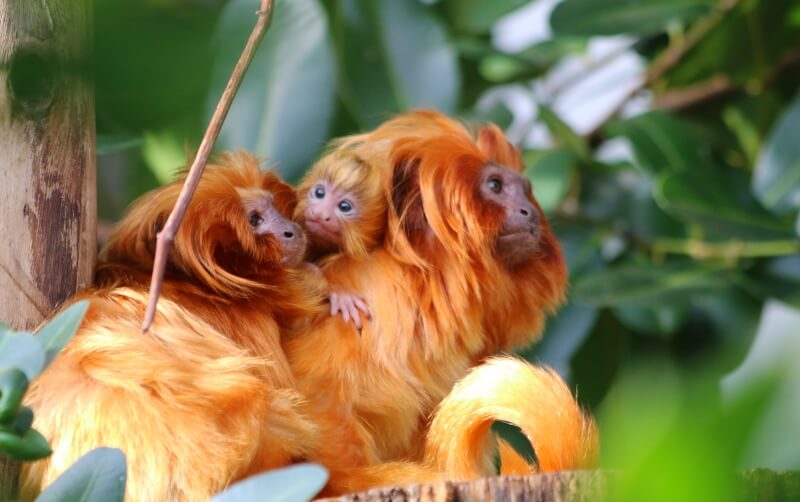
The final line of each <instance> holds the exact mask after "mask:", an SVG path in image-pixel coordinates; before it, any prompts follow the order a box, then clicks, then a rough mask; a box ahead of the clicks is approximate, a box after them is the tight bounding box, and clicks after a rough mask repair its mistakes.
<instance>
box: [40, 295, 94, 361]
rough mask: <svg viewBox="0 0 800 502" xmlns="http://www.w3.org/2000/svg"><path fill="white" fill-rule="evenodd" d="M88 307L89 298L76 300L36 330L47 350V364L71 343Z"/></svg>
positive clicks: (43, 346)
mask: <svg viewBox="0 0 800 502" xmlns="http://www.w3.org/2000/svg"><path fill="white" fill-rule="evenodd" d="M88 309H89V302H88V301H87V300H83V301H79V302H76V303H74V304H72V305H70V306H69V308H67V309H66V310H64V311H63V312H61V313H60V314H58V315H57V316H56V317H54V318H53V319H52V320H51V321H50V322H48V323H47V324H45V325H44V326H42V327H41V329H39V331H37V332H36V339H37V340H38V341H39V343H41V344H42V348H43V349H44V351H45V366H47V365H49V364H50V363H51V362H53V359H55V357H56V356H57V355H58V353H59V352H61V349H63V348H64V347H65V346H66V345H67V343H69V341H70V340H71V339H72V337H73V336H74V335H75V333H76V332H77V331H78V327H79V326H80V325H81V322H82V321H83V317H84V316H85V315H86V311H87V310H88Z"/></svg>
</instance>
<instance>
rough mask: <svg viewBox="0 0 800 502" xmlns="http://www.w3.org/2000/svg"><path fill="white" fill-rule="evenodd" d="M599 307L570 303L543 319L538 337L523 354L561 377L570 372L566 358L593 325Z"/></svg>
mask: <svg viewBox="0 0 800 502" xmlns="http://www.w3.org/2000/svg"><path fill="white" fill-rule="evenodd" d="M598 313H599V309H597V308H595V307H587V306H584V305H576V304H574V303H570V304H569V305H567V306H566V307H562V308H561V309H560V310H559V311H558V314H557V315H556V317H554V318H553V319H549V320H548V321H547V326H546V329H545V332H544V335H543V336H542V340H541V341H540V342H538V343H537V344H536V345H534V346H533V347H532V348H531V350H530V351H528V352H525V353H524V354H523V357H525V359H527V360H529V361H531V362H533V363H535V364H546V365H548V366H551V367H552V368H553V369H555V370H556V371H558V373H559V374H560V375H561V376H562V377H564V378H565V379H568V378H569V375H570V369H571V368H570V361H571V360H572V357H573V356H574V355H575V353H576V352H577V351H578V349H580V348H581V345H582V344H583V342H584V341H585V340H586V337H587V336H589V333H591V331H592V328H593V327H594V325H595V321H596V320H597V316H598Z"/></svg>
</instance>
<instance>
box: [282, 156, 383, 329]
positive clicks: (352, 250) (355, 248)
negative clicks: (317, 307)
mask: <svg viewBox="0 0 800 502" xmlns="http://www.w3.org/2000/svg"><path fill="white" fill-rule="evenodd" d="M383 178H384V170H382V169H381V168H379V167H376V166H374V165H373V164H370V163H368V162H366V161H365V160H364V159H363V158H361V157H360V156H359V155H358V153H357V152H356V151H354V150H351V149H339V150H332V151H331V152H330V153H328V154H327V155H325V156H323V157H322V158H321V159H320V160H319V161H318V162H317V163H316V164H315V165H314V167H312V168H311V170H310V171H309V172H308V174H307V175H306V176H305V178H303V181H302V182H301V183H300V185H299V187H298V188H297V193H298V204H297V208H296V209H295V219H296V220H298V221H299V222H300V223H301V224H302V225H303V227H304V228H305V230H306V234H307V235H308V238H309V242H310V246H309V252H308V255H307V258H308V260H309V261H310V262H312V263H315V264H319V265H324V263H325V261H326V258H329V257H331V256H335V255H336V254H338V253H343V254H346V255H349V256H353V257H356V258H362V259H363V258H366V257H367V255H368V254H369V252H370V251H371V250H372V249H374V248H375V246H377V245H378V244H379V243H380V241H381V239H382V238H383V233H384V230H385V228H386V197H385V195H384V193H383V182H384V180H383ZM320 275H321V274H320ZM329 298H330V305H331V315H335V314H336V313H338V312H341V314H342V316H343V318H344V320H345V321H350V320H352V321H353V323H354V325H355V326H356V328H358V329H361V316H360V315H359V312H358V311H359V310H360V311H361V312H363V313H364V315H365V316H367V317H368V316H369V310H368V308H367V305H366V303H365V302H364V301H363V300H362V299H361V298H359V297H358V296H357V295H355V294H352V293H349V292H347V291H345V290H341V289H338V288H335V287H332V288H330V291H329Z"/></svg>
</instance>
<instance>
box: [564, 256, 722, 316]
mask: <svg viewBox="0 0 800 502" xmlns="http://www.w3.org/2000/svg"><path fill="white" fill-rule="evenodd" d="M722 272H724V269H723V268H721V267H712V266H704V265H699V264H693V263H688V262H687V263H675V264H669V265H660V266H656V265H647V264H636V265H632V264H631V265H623V266H616V267H611V268H606V269H602V270H599V271H595V272H591V273H587V274H585V275H583V276H581V277H580V278H579V279H578V280H577V281H576V282H575V285H574V286H573V288H572V298H573V300H575V301H577V302H580V303H584V304H589V305H597V306H605V305H620V304H628V305H651V304H654V303H657V302H663V301H667V300H669V299H675V298H681V297H682V296H685V295H686V293H687V292H688V291H693V290H695V291H696V290H706V289H709V288H716V287H720V286H723V285H724V284H725V278H724V276H722V275H721V274H722Z"/></svg>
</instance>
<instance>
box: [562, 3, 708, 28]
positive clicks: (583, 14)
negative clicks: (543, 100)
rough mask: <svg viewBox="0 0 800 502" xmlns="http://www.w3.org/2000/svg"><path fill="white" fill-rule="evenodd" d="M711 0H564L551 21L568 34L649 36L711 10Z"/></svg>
mask: <svg viewBox="0 0 800 502" xmlns="http://www.w3.org/2000/svg"><path fill="white" fill-rule="evenodd" d="M713 3H714V2H713V1H711V0H602V1H597V0H564V1H563V2H561V3H560V4H558V5H557V6H556V8H555V10H553V13H552V15H551V17H550V24H551V25H552V27H553V30H554V31H555V32H556V33H559V34H565V35H583V36H598V35H619V34H623V33H628V34H635V35H648V34H652V33H657V32H659V31H663V30H664V29H666V27H667V26H668V25H669V24H670V23H675V22H688V21H691V20H693V19H695V18H697V17H698V16H701V15H702V14H704V13H706V12H708V10H709V8H710V6H711V5H713Z"/></svg>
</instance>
